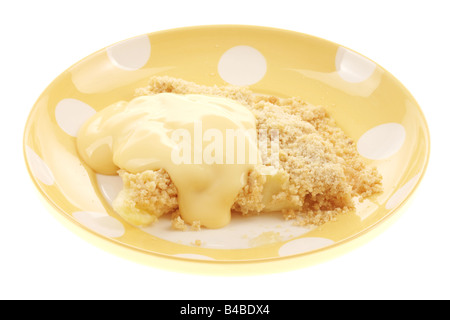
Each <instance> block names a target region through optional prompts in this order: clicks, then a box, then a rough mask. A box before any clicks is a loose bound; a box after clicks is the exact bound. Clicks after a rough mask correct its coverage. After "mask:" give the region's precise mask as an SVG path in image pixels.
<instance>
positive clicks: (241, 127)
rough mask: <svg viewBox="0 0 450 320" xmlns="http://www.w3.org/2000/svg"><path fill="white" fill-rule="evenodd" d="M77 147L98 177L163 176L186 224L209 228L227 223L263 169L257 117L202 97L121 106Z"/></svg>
mask: <svg viewBox="0 0 450 320" xmlns="http://www.w3.org/2000/svg"><path fill="white" fill-rule="evenodd" d="M77 147H78V151H79V154H80V156H81V157H82V159H83V160H84V161H85V162H86V163H87V164H88V166H90V167H91V168H92V169H93V170H94V171H96V172H97V173H101V174H109V175H112V174H116V173H117V171H118V170H119V169H124V170H126V171H127V172H130V173H139V172H143V171H145V170H159V169H165V170H166V171H167V173H168V174H169V176H170V179H171V180H172V181H173V183H174V184H175V186H176V188H177V191H178V205H179V212H180V215H181V217H182V218H183V220H184V221H186V222H187V223H190V224H192V223H193V222H194V221H200V222H201V224H202V225H203V226H205V227H207V228H220V227H223V226H225V225H227V224H228V223H229V221H230V217H231V207H232V205H233V203H234V201H235V199H236V196H237V195H238V193H239V191H240V190H241V189H242V188H243V187H244V186H245V185H246V183H247V176H248V173H249V171H250V170H251V169H252V168H253V167H254V166H255V164H257V163H259V162H260V158H259V155H258V149H257V143H256V120H255V117H254V115H253V114H252V112H250V111H249V110H248V108H246V107H244V106H243V105H241V104H240V103H238V102H237V101H234V100H231V99H228V98H224V97H216V96H207V95H200V94H186V95H179V94H174V93H159V94H154V95H149V96H141V97H138V98H135V99H133V100H131V101H130V102H126V101H121V102H118V103H115V104H113V105H111V106H109V107H107V108H105V109H103V110H101V111H100V112H98V113H97V114H96V115H94V116H93V117H92V118H90V119H89V120H88V121H87V122H86V123H85V124H84V125H83V126H82V127H81V129H80V131H79V133H78V138H77ZM155 219H156V217H155Z"/></svg>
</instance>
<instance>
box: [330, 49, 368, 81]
mask: <svg viewBox="0 0 450 320" xmlns="http://www.w3.org/2000/svg"><path fill="white" fill-rule="evenodd" d="M335 64H336V70H337V72H338V74H339V76H340V77H341V78H342V79H344V80H345V81H348V82H354V83H356V82H362V81H364V80H367V79H368V78H369V77H370V76H371V75H372V73H373V72H374V71H375V68H376V64H375V63H374V62H372V61H370V60H368V59H366V58H364V57H363V56H361V55H359V54H358V53H356V52H354V51H351V50H348V49H345V48H343V47H339V49H338V51H337V53H336V58H335Z"/></svg>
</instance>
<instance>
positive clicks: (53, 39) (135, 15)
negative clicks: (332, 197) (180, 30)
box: [0, 0, 450, 299]
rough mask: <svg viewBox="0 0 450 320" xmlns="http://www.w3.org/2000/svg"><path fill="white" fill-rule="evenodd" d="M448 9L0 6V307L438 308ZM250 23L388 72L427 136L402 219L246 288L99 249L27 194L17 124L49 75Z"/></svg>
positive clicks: (298, 4)
mask: <svg viewBox="0 0 450 320" xmlns="http://www.w3.org/2000/svg"><path fill="white" fill-rule="evenodd" d="M447 2H448V1H444V0H442V1H432V0H429V1H400V0H398V1H392V0H390V1H381V0H378V1H344V0H341V1H282V0H277V1H273V0H271V1H263V0H259V1H243V0H239V1H234V0H227V1H195V0H189V1H175V0H171V1H131V0H130V1H111V0H110V1H92V0H91V1H81V0H79V1H2V2H1V4H0V33H1V37H0V46H1V49H0V66H1V69H0V81H1V82H0V88H1V99H0V105H1V109H2V112H3V114H2V116H1V117H0V119H1V126H0V130H1V135H0V137H1V141H2V148H1V150H2V156H1V158H0V159H1V160H0V161H1V168H2V176H1V183H0V188H1V190H0V196H1V204H2V206H1V210H0V298H2V299H448V298H450V289H449V286H450V272H449V270H450V249H449V245H450V236H449V234H450V208H449V201H448V199H449V197H450V195H449V189H450V188H449V178H450V175H449V172H448V166H449V160H448V159H449V158H448V153H447V150H448V147H449V140H450V139H449V137H450V134H449V129H450V125H449V123H450V122H449V119H450V112H449V109H450V103H449V101H450V98H449V92H450V79H449V74H450V62H449V61H450V47H449V43H450V40H449V38H450V37H449V30H450V23H449V19H448V12H449V11H450V10H449V8H446V4H447ZM206 24H249V25H260V26H269V27H277V28H283V29H290V30H294V31H300V32H303V33H307V34H311V35H315V36H318V37H321V38H324V39H327V40H331V41H333V42H336V43H339V44H342V45H344V46H346V47H349V48H352V49H354V50H356V51H358V52H360V53H362V54H364V55H366V56H367V57H369V58H371V59H372V60H374V61H376V62H377V63H378V64H380V65H381V66H383V67H384V68H386V69H387V70H389V71H390V72H391V73H392V74H393V75H394V76H396V77H397V78H398V79H399V80H400V81H401V82H402V83H403V84H404V85H405V86H406V87H407V88H408V90H409V91H410V92H411V93H412V94H413V95H414V97H415V98H416V100H417V101H418V103H419V104H420V105H421V107H422V109H423V112H424V113H425V116H426V118H427V120H428V124H429V127H430V131H431V141H432V154H431V159H430V163H429V166H428V170H427V174H426V176H425V178H424V180H423V181H422V183H421V185H420V187H419V189H418V190H417V193H416V197H415V198H414V199H413V203H412V204H411V206H410V207H409V209H408V210H407V211H406V212H404V213H403V214H402V215H401V216H400V218H399V219H398V220H397V221H396V222H395V223H394V224H393V225H392V226H391V227H389V228H388V229H387V230H386V231H385V232H383V233H382V234H381V235H379V236H378V237H376V238H375V239H373V240H371V241H370V242H369V243H367V244H365V245H364V246H361V247H359V248H357V249H355V250H353V251H351V252H349V253H347V254H345V255H343V256H340V257H338V258H336V259H333V260H330V261H327V262H324V263H322V264H319V265H315V266H312V267H308V268H306V269H300V270H295V271H290V272H282V273H276V274H269V275H258V276H247V277H215V276H201V275H190V274H184V273H175V272H171V271H165V270H160V269H155V268H152V267H149V266H143V265H139V264H136V263H134V262H131V261H128V260H125V259H122V258H120V257H116V256H114V255H111V254H110V253H107V252H104V251H103V250H101V249H98V248H97V247H95V246H92V245H91V244H89V243H87V242H86V241H85V240H83V239H81V238H79V237H78V236H77V235H75V234H73V233H72V232H70V231H68V230H67V229H66V228H65V227H64V226H63V225H61V224H60V222H59V221H57V220H55V218H54V217H53V216H52V215H51V214H50V213H49V212H48V211H47V209H46V208H45V207H44V206H43V204H42V202H41V201H40V199H39V198H38V196H37V192H36V191H35V187H34V185H33V184H32V182H31V179H30V178H29V176H28V173H27V171H26V167H25V164H24V160H23V156H22V137H23V129H24V126H25V121H26V118H27V115H28V113H29V112H30V110H31V108H32V106H33V104H34V102H35V101H36V99H37V98H38V96H39V95H40V93H41V92H42V91H43V90H44V89H45V88H46V86H47V85H48V84H49V83H50V82H51V81H52V80H53V79H54V78H55V77H56V76H58V75H59V74H60V73H61V72H62V71H64V70H65V69H66V68H68V67H69V66H71V65H72V64H73V63H75V62H77V61H78V60H80V59H82V58H83V57H85V56H87V55H89V54H91V53H93V52H94V51H97V50H99V49H101V48H103V47H106V46H108V45H110V44H113V43H115V42H117V41H120V40H123V39H127V38H130V37H133V36H136V35H140V34H144V33H149V32H153V31H159V30H164V29H170V28H175V27H184V26H192V25H206Z"/></svg>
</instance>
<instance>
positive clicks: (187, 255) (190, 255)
mask: <svg viewBox="0 0 450 320" xmlns="http://www.w3.org/2000/svg"><path fill="white" fill-rule="evenodd" d="M173 256H174V257H178V258H185V259H195V260H216V259H214V258H211V257H208V256H204V255H201V254H194V253H180V254H174V255H173Z"/></svg>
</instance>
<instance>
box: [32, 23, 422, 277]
mask: <svg viewBox="0 0 450 320" xmlns="http://www.w3.org/2000/svg"><path fill="white" fill-rule="evenodd" d="M153 75H169V76H172V77H178V78H183V79H185V80H189V81H194V82H197V83H199V84H206V85H215V84H217V85H224V84H227V83H230V84H234V85H246V86H249V87H250V88H251V89H252V90H253V91H255V92H260V93H268V94H273V95H278V96H283V97H287V96H299V97H301V98H303V99H304V100H306V101H308V102H310V103H313V104H320V105H323V106H325V107H326V108H327V110H328V111H329V113H330V114H331V116H332V117H333V118H335V119H336V121H337V123H338V125H339V126H340V127H341V128H343V129H344V131H345V132H346V133H347V134H348V135H349V136H350V137H352V138H353V139H354V140H355V141H357V146H358V150H359V152H360V153H361V155H362V156H364V157H365V158H367V161H368V162H369V163H371V164H373V165H376V166H377V167H378V169H379V171H380V173H381V174H382V175H383V186H384V193H383V194H382V195H381V196H379V197H377V198H376V199H374V200H366V201H364V202H363V203H360V204H358V207H357V210H356V212H354V213H352V214H349V215H344V216H342V217H340V218H339V219H338V220H337V221H335V222H330V223H327V224H325V225H323V226H321V227H318V228H315V229H307V228H302V227H295V226H292V225H290V223H288V222H285V221H283V219H282V218H280V216H276V215H264V216H260V217H252V218H246V219H243V218H239V217H233V219H232V221H233V222H232V223H231V224H230V226H228V227H226V228H223V229H220V230H204V231H201V232H195V231H192V232H190V231H187V232H176V231H171V230H170V227H169V220H168V219H161V221H160V222H158V223H157V224H156V225H155V226H152V227H148V228H137V227H133V226H130V225H129V224H127V223H126V222H125V221H123V220H122V219H121V218H120V217H119V216H118V215H117V214H116V213H115V212H114V211H113V210H112V209H111V207H110V201H111V199H112V198H113V197H114V195H115V194H116V193H117V192H118V190H120V188H121V182H120V179H118V178H117V177H108V176H101V175H97V174H95V173H94V172H92V171H91V170H90V169H89V168H88V167H86V166H85V165H84V164H83V163H82V162H81V161H80V159H79V157H78V155H77V151H76V147H75V139H76V134H77V130H78V128H79V127H80V125H81V124H82V123H83V122H84V121H85V120H86V119H87V118H89V117H90V116H91V115H93V114H94V113H95V112H97V111H99V110H101V109H102V108H104V107H105V106H107V105H109V104H111V103H113V102H115V101H117V100H129V99H131V98H132V97H133V94H134V89H135V88H136V87H140V86H144V85H145V84H146V82H147V80H148V79H149V77H151V76H153ZM429 145H430V142H429V132H428V128H427V124H426V121H425V119H424V116H423V114H422V112H421V110H420V108H419V106H418V105H417V103H416V101H415V100H414V98H413V97H412V96H411V94H410V93H409V92H408V91H407V90H406V89H405V88H404V87H403V85H402V84H401V83H400V82H399V81H398V80H397V79H395V78H394V77H393V76H392V75H391V74H390V73H389V72H387V71H386V70H384V69H383V68H382V67H380V66H378V65H377V64H376V63H374V62H373V61H371V60H370V59H368V58H366V57H364V56H362V55H360V54H358V53H356V52H354V51H352V50H350V49H348V48H346V47H343V46H340V45H338V44H335V43H332V42H329V41H326V40H323V39H319V38H316V37H313V36H309V35H305V34H301V33H297V32H292V31H286V30H279V29H272V28H265V27H255V26H236V25H223V26H222V25H220V26H201V27H189V28H181V29H174V30H168V31H161V32H155V33H151V34H146V35H141V36H138V37H135V38H131V39H128V40H124V41H122V42H119V43H116V44H114V45H112V46H110V47H107V48H104V49H102V50H100V51H98V52H96V53H94V54H92V55H90V56H88V57H87V58H85V59H83V60H81V61H80V62H78V63H76V64H74V65H73V66H72V67H70V68H69V69H67V70H66V71H64V72H63V73H62V74H61V75H60V76H58V77H57V78H56V79H55V80H54V81H53V82H52V83H51V84H50V85H49V87H48V88H47V89H46V90H45V91H44V92H43V93H42V95H41V96H40V97H39V99H38V100H37V102H36V104H35V106H34V107H33V109H32V111H31V113H30V115H29V118H28V121H27V124H26V128H25V133H24V154H25V158H26V163H27V166H28V170H29V172H30V175H31V177H32V179H33V181H34V183H35V184H36V187H37V189H38V190H39V191H40V193H41V195H42V196H43V198H44V199H45V203H48V204H51V207H52V212H54V213H55V216H56V217H57V218H59V220H60V221H62V222H63V223H64V224H65V225H66V226H68V227H69V228H70V229H71V230H73V231H75V232H77V233H78V234H80V236H82V237H84V238H86V239H87V240H88V241H91V242H92V243H94V244H96V245H99V246H100V247H102V248H103V249H105V250H108V251H110V252H113V253H116V254H119V255H121V256H124V257H127V258H130V259H133V260H135V261H138V262H141V263H145V264H150V265H152V266H156V267H161V268H166V269H171V270H178V271H185V272H199V273H213V274H252V273H261V272H277V271H282V270H288V269H293V268H299V267H303V266H306V265H310V264H313V263H317V262H320V261H323V260H324V259H329V258H331V257H334V256H336V255H338V254H341V253H343V252H346V251H347V250H349V249H351V248H353V247H354V246H355V245H360V244H361V243H364V242H365V241H367V240H368V239H370V238H371V237H373V236H374V235H376V234H378V233H379V232H380V231H382V230H383V229H384V228H385V227H386V225H387V224H386V223H385V222H386V221H392V220H393V219H391V217H392V216H393V215H394V213H397V212H398V211H399V209H400V208H401V207H403V204H404V203H405V202H406V201H407V200H408V199H409V198H410V195H411V194H412V192H413V191H414V190H415V188H416V187H417V185H418V184H419V182H420V180H421V178H422V177H423V175H424V172H425V168H426V166H427V163H428V157H429ZM375 227H376V228H375ZM196 240H200V241H201V245H200V246H198V245H196V244H195V242H196ZM55 241H56V240H55Z"/></svg>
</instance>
